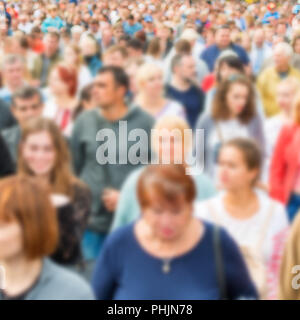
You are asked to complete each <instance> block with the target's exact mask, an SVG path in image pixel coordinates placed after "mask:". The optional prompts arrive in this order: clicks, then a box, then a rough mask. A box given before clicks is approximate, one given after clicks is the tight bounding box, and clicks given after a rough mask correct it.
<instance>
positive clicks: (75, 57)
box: [64, 44, 93, 93]
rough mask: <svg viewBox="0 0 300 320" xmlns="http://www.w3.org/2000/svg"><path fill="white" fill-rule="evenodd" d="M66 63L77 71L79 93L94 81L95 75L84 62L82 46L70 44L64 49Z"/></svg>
mask: <svg viewBox="0 0 300 320" xmlns="http://www.w3.org/2000/svg"><path fill="white" fill-rule="evenodd" d="M64 63H66V65H67V66H69V67H73V68H75V69H76V72H77V83H78V93H79V92H80V91H81V90H82V89H83V88H84V87H85V86H87V85H89V84H90V83H92V81H93V77H92V74H91V72H90V70H89V69H88V67H87V66H86V65H84V64H83V63H82V57H81V51H80V48H79V47H78V46H76V45H74V44H69V45H67V46H66V47H65V50H64Z"/></svg>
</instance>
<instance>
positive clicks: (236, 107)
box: [226, 83, 249, 117]
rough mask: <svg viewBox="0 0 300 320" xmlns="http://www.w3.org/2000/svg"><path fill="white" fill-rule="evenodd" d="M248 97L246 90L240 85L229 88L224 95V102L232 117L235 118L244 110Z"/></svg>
mask: <svg viewBox="0 0 300 320" xmlns="http://www.w3.org/2000/svg"><path fill="white" fill-rule="evenodd" d="M248 97H249V90H248V88H247V87H246V86H245V85H244V84H241V83H234V84H232V85H231V86H230V88H229V91H228V92H227V95H226V102H227V106H228V108H229V111H230V113H231V115H232V116H233V117H237V116H238V115H239V114H241V112H242V111H243V110H244V109H245V107H246V104H247V101H248Z"/></svg>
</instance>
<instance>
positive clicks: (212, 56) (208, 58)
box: [201, 43, 250, 71]
mask: <svg viewBox="0 0 300 320" xmlns="http://www.w3.org/2000/svg"><path fill="white" fill-rule="evenodd" d="M226 50H232V51H234V52H235V53H236V54H237V55H238V56H239V58H240V59H241V61H242V62H243V64H245V65H247V64H249V62H250V60H249V57H248V54H247V52H246V51H245V49H244V48H242V47H241V46H238V45H236V44H234V43H232V44H230V46H229V47H228V48H226ZM221 52H222V50H220V49H219V47H218V46H217V45H215V44H213V45H211V46H209V47H207V48H206V49H205V50H204V51H203V52H202V54H201V59H203V60H204V61H205V62H206V64H207V66H208V68H209V70H210V71H213V70H214V67H215V63H216V60H217V59H218V57H219V55H220V53H221Z"/></svg>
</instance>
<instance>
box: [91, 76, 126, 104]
mask: <svg viewBox="0 0 300 320" xmlns="http://www.w3.org/2000/svg"><path fill="white" fill-rule="evenodd" d="M124 94H125V93H124V89H123V88H121V87H117V86H116V84H115V81H114V78H113V75H112V74H111V73H109V72H105V73H101V74H99V75H98V76H97V77H96V78H95V81H94V86H93V99H94V101H95V102H96V103H97V105H98V106H99V107H100V108H103V109H106V108H109V107H111V106H112V105H114V104H115V103H116V102H117V101H118V99H121V98H124Z"/></svg>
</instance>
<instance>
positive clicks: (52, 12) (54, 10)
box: [49, 8, 57, 19]
mask: <svg viewBox="0 0 300 320" xmlns="http://www.w3.org/2000/svg"><path fill="white" fill-rule="evenodd" d="M49 14H50V16H51V18H52V19H54V18H55V17H56V16H57V9H55V8H52V9H50V10H49Z"/></svg>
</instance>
